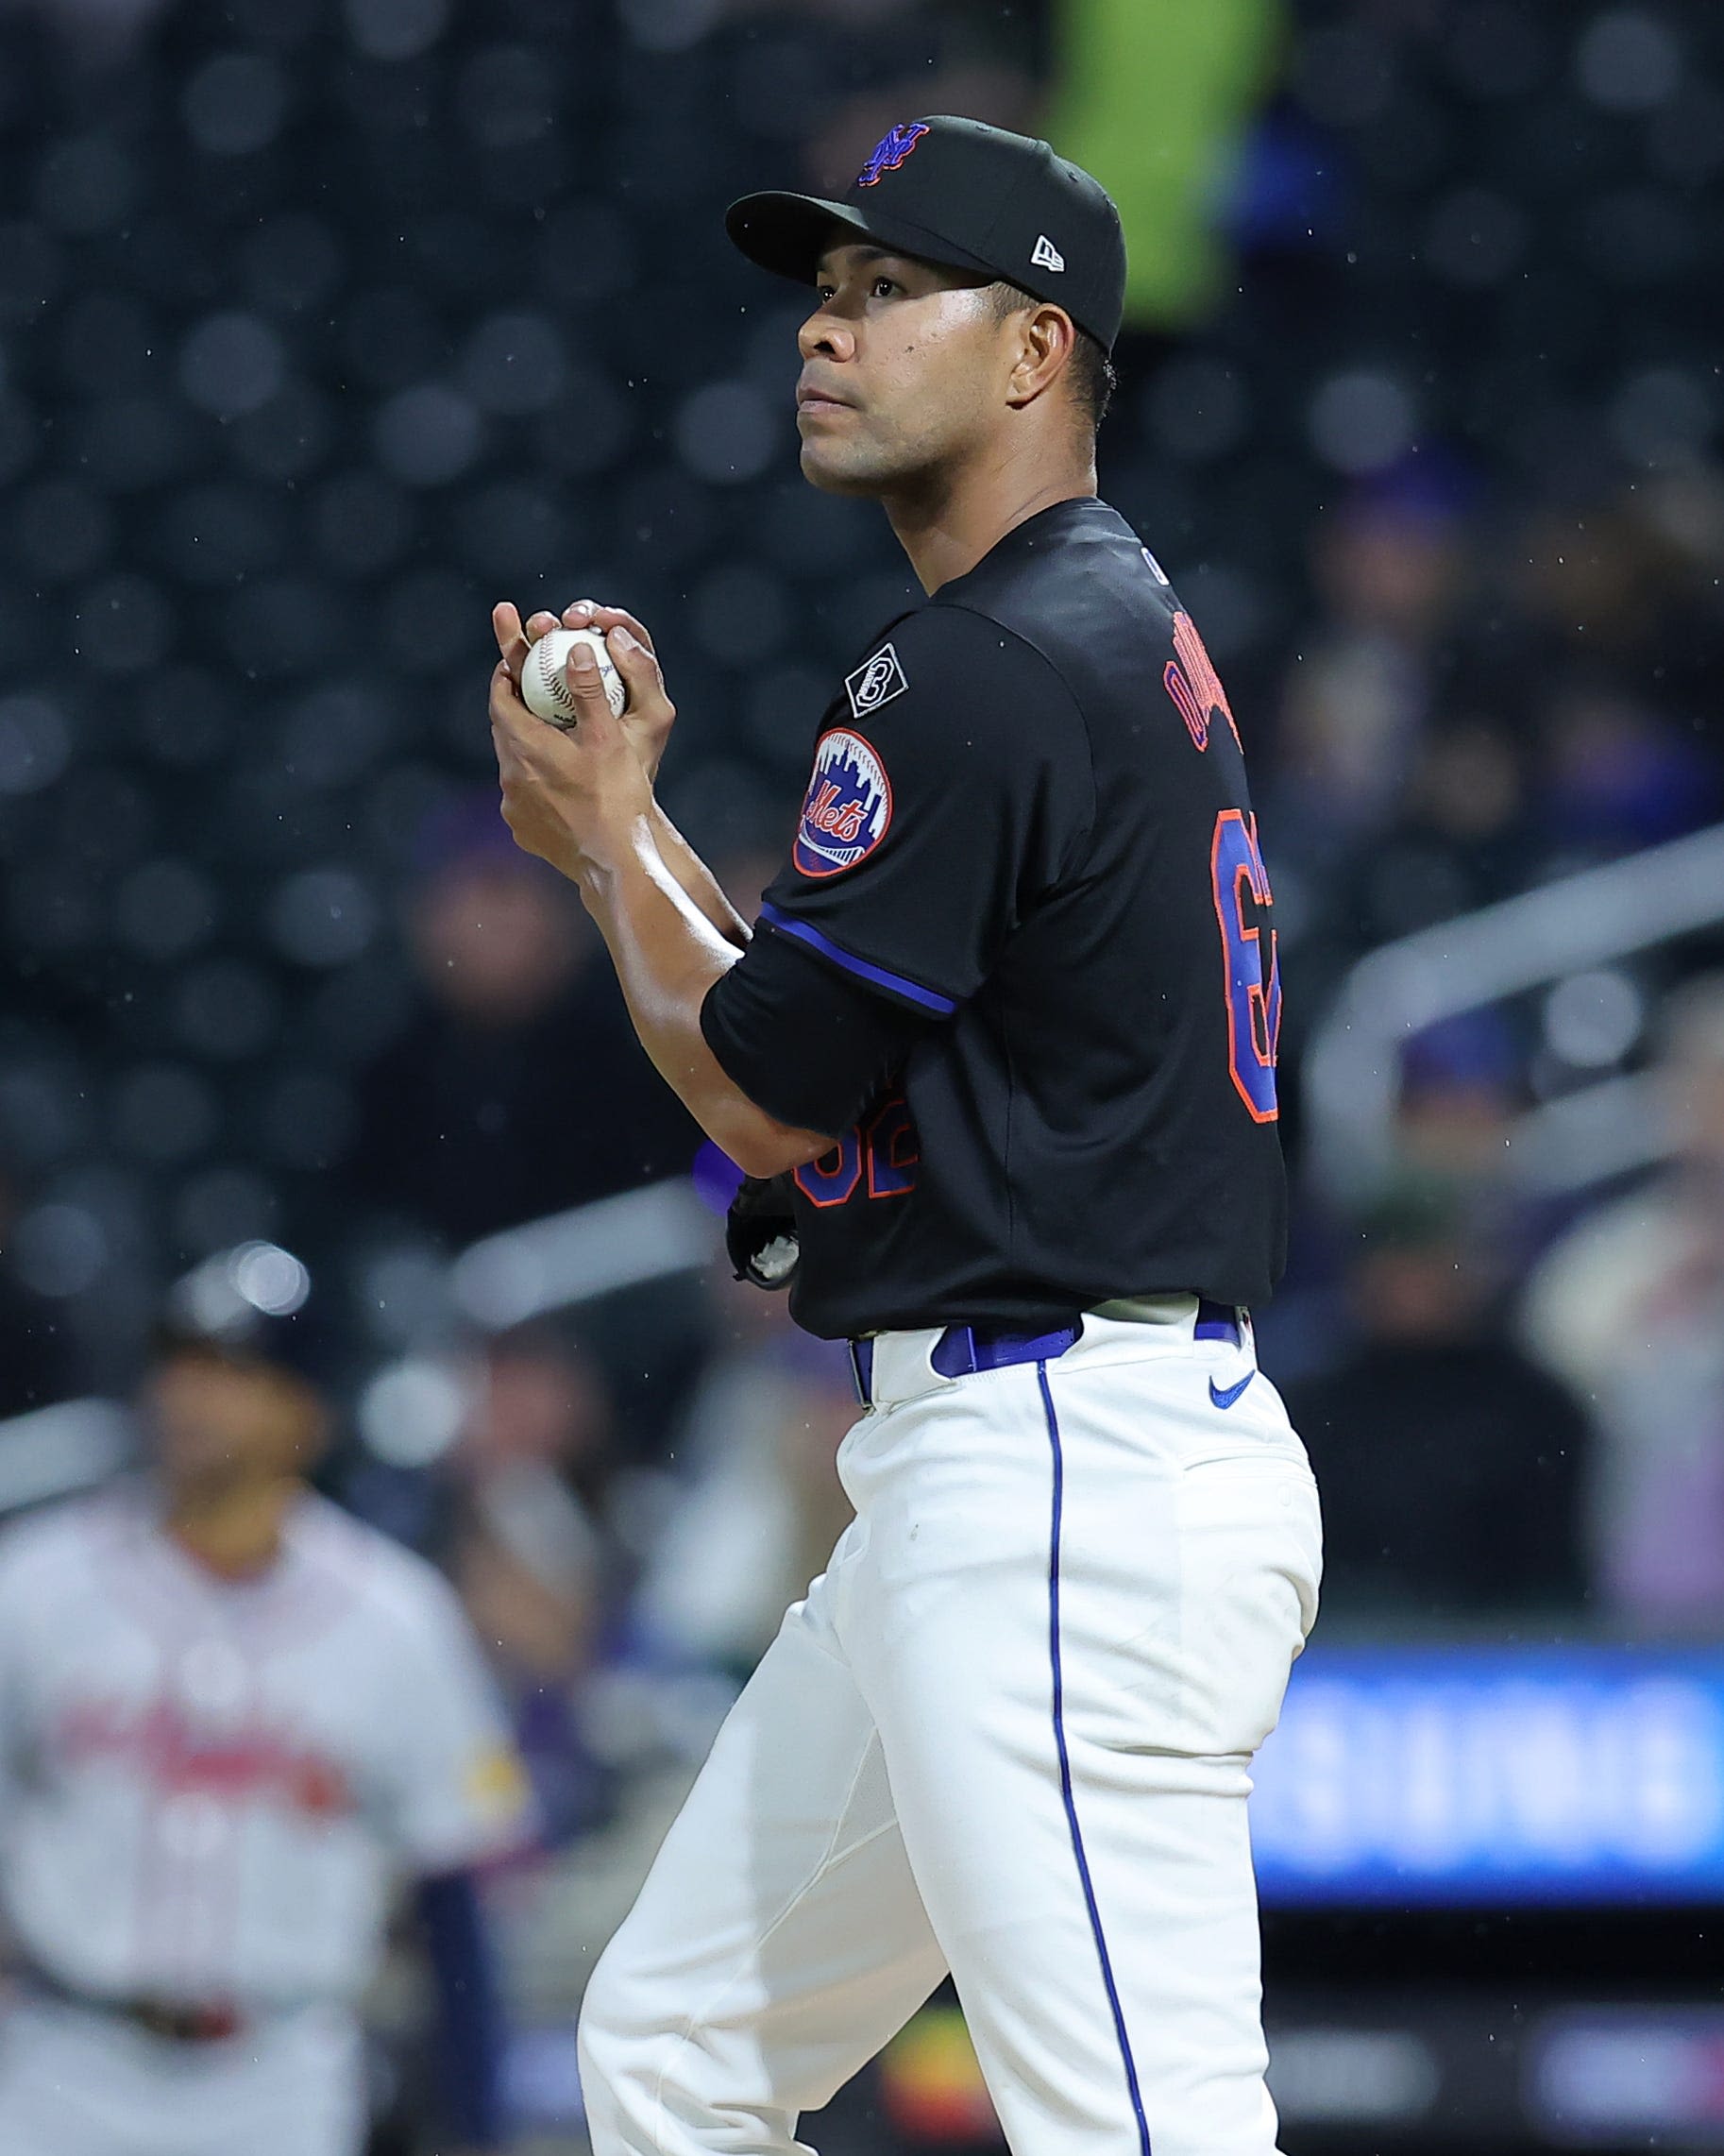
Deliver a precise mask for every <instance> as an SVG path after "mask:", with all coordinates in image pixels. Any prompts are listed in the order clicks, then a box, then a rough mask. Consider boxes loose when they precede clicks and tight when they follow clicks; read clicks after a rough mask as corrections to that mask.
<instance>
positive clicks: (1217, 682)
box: [1161, 608, 1243, 749]
mask: <svg viewBox="0 0 1724 2156" xmlns="http://www.w3.org/2000/svg"><path fill="white" fill-rule="evenodd" d="M1174 651H1175V656H1174V657H1173V658H1171V659H1169V660H1168V662H1167V665H1166V666H1165V667H1164V668H1163V669H1162V673H1161V680H1162V684H1163V686H1164V687H1165V688H1166V689H1167V693H1168V694H1169V695H1170V696H1171V697H1172V698H1173V700H1174V702H1175V704H1176V705H1178V706H1179V716H1180V717H1181V718H1182V719H1183V720H1184V721H1185V724H1186V731H1187V732H1188V733H1189V734H1190V735H1191V737H1192V741H1193V742H1194V743H1195V745H1196V746H1197V747H1198V748H1199V749H1207V748H1208V745H1209V721H1210V720H1211V718H1212V717H1213V716H1214V714H1215V713H1216V712H1217V711H1219V712H1220V713H1221V715H1222V717H1223V718H1224V719H1225V721H1227V724H1228V725H1229V726H1231V727H1232V728H1233V738H1234V740H1235V741H1239V727H1238V726H1237V725H1236V724H1235V723H1234V719H1233V706H1232V705H1230V704H1229V703H1228V702H1227V692H1226V690H1225V688H1223V687H1222V686H1221V676H1220V674H1218V673H1217V672H1216V671H1215V668H1214V666H1213V664H1212V663H1211V661H1210V658H1209V654H1208V652H1207V651H1206V650H1205V648H1204V641H1203V638H1202V637H1200V636H1199V635H1198V634H1197V624H1196V622H1195V621H1193V620H1192V617H1191V616H1190V615H1189V614H1187V613H1186V612H1185V611H1184V610H1183V608H1182V609H1181V610H1180V611H1179V612H1178V613H1177V614H1175V616H1174ZM1240 745H1241V747H1243V743H1241V744H1240Z"/></svg>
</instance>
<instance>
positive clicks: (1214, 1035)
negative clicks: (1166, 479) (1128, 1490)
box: [701, 500, 1286, 1336]
mask: <svg viewBox="0 0 1724 2156" xmlns="http://www.w3.org/2000/svg"><path fill="white" fill-rule="evenodd" d="M1271 904H1272V901H1271V894H1270V887H1269V878H1268V875H1267V874H1266V873H1265V870H1264V867H1263V859H1262V856H1261V854H1260V852H1259V846H1258V833H1257V823H1256V819H1255V818H1254V816H1253V815H1252V812H1251V805H1250V799H1249V796H1248V794H1247V791H1246V787H1245V772H1244V764H1243V759H1242V754H1241V749H1240V742H1239V736H1238V732H1237V729H1236V728H1235V725H1234V722H1233V718H1232V714H1231V712H1230V711H1229V709H1228V705H1227V700H1226V696H1225V692H1224V690H1223V688H1222V685H1221V683H1220V681H1219V680H1218V679H1217V678H1216V674H1215V671H1214V669H1213V667H1212V666H1211V665H1210V663H1209V660H1208V654H1207V653H1206V652H1205V650H1204V647H1203V642H1202V639H1201V638H1200V637H1199V636H1198V634H1197V631H1196V629H1195V627H1194V626H1193V624H1192V620H1191V617H1190V616H1189V615H1188V614H1187V613H1186V612H1185V611H1184V610H1183V608H1182V607H1181V606H1180V604H1179V602H1178V600H1177V599H1176V598H1175V595H1174V593H1173V591H1172V590H1171V589H1170V588H1169V586H1168V582H1167V579H1166V577H1165V576H1164V575H1163V573H1162V571H1161V570H1160V569H1159V568H1158V565H1157V563H1156V562H1155V560H1154V558H1153V557H1152V556H1151V555H1150V553H1149V552H1148V551H1147V550H1146V549H1145V548H1144V547H1143V546H1142V545H1141V544H1140V542H1139V540H1138V537H1137V535H1136V534H1135V533H1134V532H1133V531H1132V530H1131V529H1130V527H1129V526H1128V525H1127V524H1126V523H1125V522H1124V518H1121V517H1120V516H1118V515H1117V514H1116V513H1115V512H1114V511H1113V510H1112V509H1110V508H1108V507H1107V504H1106V503H1105V502H1102V501H1095V500H1084V501H1064V502H1060V503H1057V504H1056V506H1055V507H1053V508H1051V509H1046V510H1043V511H1042V512H1041V513H1040V514H1039V515H1038V516H1036V517H1033V518H1029V519H1028V520H1027V521H1026V522H1024V523H1023V524H1021V525H1019V526H1018V527H1017V528H1016V530H1014V531H1012V532H1009V533H1008V534H1007V535H1006V537H1005V538H1003V539H1002V540H1001V541H1000V542H999V543H998V545H997V546H995V547H994V548H993V549H992V551H991V552H989V553H988V554H987V555H986V556H985V557H984V558H983V560H982V561H980V562H979V563H978V564H977V565H976V567H975V568H974V569H972V570H971V571H970V573H969V574H968V575H966V576H962V577H958V578H955V580H954V581H953V582H951V583H949V584H946V585H942V586H940V588H939V590H938V592H936V593H935V594H934V596H933V597H932V598H931V599H930V600H928V601H927V602H926V603H924V604H923V605H921V606H920V607H918V608H917V609H916V610H915V611H914V612H912V613H909V614H906V615H904V617H903V618H902V619H901V620H897V621H895V622H893V623H891V624H890V625H889V626H888V628H887V632H886V633H885V635H884V637H882V639H880V640H879V641H877V642H876V644H875V645H874V646H873V647H872V648H871V649H870V651H869V653H868V654H867V655H866V656H865V657H864V658H863V660H862V662H861V664H860V665H859V666H857V667H856V669H855V671H854V672H852V673H851V674H850V675H849V676H848V677H847V678H846V680H845V682H844V685H843V688H842V690H841V692H840V694H839V695H838V696H837V698H836V699H835V700H834V702H833V704H832V705H831V706H830V707H829V709H828V710H827V712H826V715H825V718H824V721H823V722H822V726H821V730H820V737H819V739H818V742H817V744H816V747H815V752H814V774H813V777H812V779H811V781H810V783H809V787H808V792H807V797H806V799H805V801H804V803H803V812H802V819H801V823H800V825H799V827H798V831H797V835H796V840H795V843H794V846H793V848H792V850H791V857H790V859H789V861H788V862H787V863H786V866H785V868H784V870H783V871H782V872H781V874H779V875H778V876H777V878H776V879H775V880H774V882H773V883H772V884H771V886H770V887H769V891H768V892H767V896H766V902H765V904H764V906H763V908H762V912H761V920H760V927H759V931H758V932H757V934H756V935H755V938H754V941H753V942H752V945H751V947H750V949H749V950H748V951H747V953H745V955H744V956H743V958H742V959H740V961H739V962H738V963H737V964H736V965H735V966H734V967H733V968H732V970H731V972H730V973H729V974H728V975H727V976H725V977H724V978H723V979H721V980H720V981H719V982H718V984H717V985H716V986H715V987H714V989H713V990H712V992H711V993H709V995H708V996H707V999H706V1002H705V1005H704V1007H703V1010H702V1013H701V1019H702V1027H703V1030H704V1032H705V1036H706V1039H707V1041H708V1043H709V1044H710V1045H711V1047H712V1049H713V1052H714V1054H715V1055H716V1056H717V1057H718V1061H719V1063H720V1065H721V1066H722V1067H723V1069H724V1070H725V1072H726V1073H727V1075H728V1076H730V1077H731V1078H733V1079H734V1080H735V1083H736V1084H737V1085H738V1086H739V1087H740V1088H741V1089H742V1091H743V1092H744V1093H746V1094H747V1095H749V1097H750V1098H751V1099H752V1100H754V1101H755V1102H756V1103H757V1104H758V1105H759V1106H761V1107H762V1108H764V1109H765V1110H766V1111H767V1112H769V1114H772V1115H774V1116H776V1117H778V1118H779V1119H780V1120H781V1121H784V1122H786V1123H790V1124H793V1125H796V1126H799V1127H801V1128H803V1129H813V1130H820V1131H830V1132H832V1133H833V1134H834V1137H835V1143H834V1145H833V1147H832V1150H831V1151H830V1152H829V1153H827V1154H826V1155H824V1156H823V1157H822V1158H821V1159H820V1160H817V1161H814V1162H811V1163H808V1164H807V1165H806V1166H804V1167H803V1168H800V1169H798V1170H797V1172H796V1177H795V1184H796V1198H795V1203H796V1212H797V1219H798V1225H799V1228H800V1231H801V1236H802V1250H803V1258H802V1266H801V1270H800V1273H799V1276H798V1280H797V1283H796V1285H795V1287H794V1289H793V1290H792V1298H793V1300H792V1307H793V1309H794V1312H795V1315H796V1316H797V1317H798V1319H799V1320H800V1321H801V1322H802V1323H803V1325H805V1326H807V1327H808V1328H809V1329H810V1330H811V1331H813V1332H815V1333H822V1334H826V1335H829V1336H837V1335H839V1334H845V1333H850V1334H855V1333H870V1332H875V1331H884V1330H887V1329H888V1328H899V1327H912V1326H931V1325H943V1324H950V1323H953V1322H956V1321H960V1320H972V1321H978V1320H979V1321H992V1322H996V1323H1002V1324H1005V1325H1006V1326H1008V1327H1014V1328H1016V1327H1022V1329H1023V1330H1025V1331H1036V1330H1040V1329H1042V1328H1043V1327H1044V1326H1048V1327H1051V1326H1053V1325H1056V1324H1059V1323H1063V1322H1068V1321H1070V1320H1071V1319H1072V1318H1073V1317H1074V1316H1076V1314H1077V1313H1078V1312H1079V1311H1081V1310H1083V1309H1086V1308H1089V1307H1091V1306H1092V1305H1094V1304H1096V1303H1099V1302H1104V1301H1107V1300H1109V1299H1113V1298H1115V1297H1121V1296H1141V1295H1152V1294H1162V1293H1173V1292H1179V1291H1195V1292H1196V1293H1198V1294H1200V1295H1205V1296H1209V1297H1212V1298H1213V1299H1215V1300H1217V1301H1219V1302H1225V1303H1235V1304H1246V1305H1249V1304H1251V1303H1256V1302H1260V1301H1262V1300H1263V1299H1265V1298H1266V1297H1267V1296H1268V1294H1269V1293H1270V1290H1271V1289H1272V1287H1273V1286H1274V1284H1275V1282H1276V1278H1277V1277H1278V1275H1279V1272H1280V1267H1281V1262H1282V1249H1283V1242H1284V1224H1285V1213H1286V1198H1285V1186H1284V1179H1283V1175H1282V1168H1281V1157H1280V1147H1279V1142H1278V1137H1277V1133H1276V1068H1275V1065H1276V1032H1277V1029H1278V1025H1279V1019H1280V1003H1281V991H1280V978H1279V975H1278V972H1277V970H1276V948H1275V931H1274V928H1273V926H1272V917H1271Z"/></svg>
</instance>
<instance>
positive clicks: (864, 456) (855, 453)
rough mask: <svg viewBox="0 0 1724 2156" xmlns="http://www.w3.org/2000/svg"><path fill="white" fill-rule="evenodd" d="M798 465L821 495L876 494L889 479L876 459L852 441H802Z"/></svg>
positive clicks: (809, 482) (889, 475)
mask: <svg viewBox="0 0 1724 2156" xmlns="http://www.w3.org/2000/svg"><path fill="white" fill-rule="evenodd" d="M802 467H803V478H804V479H805V480H806V481H807V482H808V484H809V485H810V486H818V487H819V488H820V492H821V493H822V494H878V493H880V492H881V491H882V490H883V488H885V487H886V486H887V484H889V483H890V480H891V474H890V472H888V471H887V470H884V469H883V468H882V467H881V464H880V460H879V459H878V458H877V457H871V456H870V455H869V454H868V452H867V450H865V449H863V448H862V447H861V445H859V444H856V443H849V442H845V443H840V442H820V441H806V440H804V442H803V451H802Z"/></svg>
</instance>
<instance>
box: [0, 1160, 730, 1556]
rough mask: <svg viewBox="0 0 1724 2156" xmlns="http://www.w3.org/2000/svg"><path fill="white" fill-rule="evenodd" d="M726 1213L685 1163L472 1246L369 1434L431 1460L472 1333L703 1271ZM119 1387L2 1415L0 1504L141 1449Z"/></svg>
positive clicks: (387, 1381) (367, 1424) (360, 1408)
mask: <svg viewBox="0 0 1724 2156" xmlns="http://www.w3.org/2000/svg"><path fill="white" fill-rule="evenodd" d="M722 1242H723V1234H722V1230H721V1227H720V1223H719V1221H718V1218H717V1216H716V1215H715V1214H713V1213H712V1212H711V1210H710V1209H709V1208H708V1207H707V1206H706V1205H704V1204H703V1203H702V1202H701V1199H700V1197H698V1196H697V1195H696V1193H695V1189H694V1185H693V1184H692V1183H691V1182H689V1181H688V1180H685V1179H684V1178H682V1177H670V1178H668V1179H667V1180H664V1181H662V1182H655V1183H649V1184H647V1185H646V1186H645V1187H644V1188H642V1189H640V1190H634V1191H627V1192H625V1193H623V1195H622V1196H620V1197H605V1198H600V1199H599V1200H598V1201H597V1202H596V1203H594V1204H591V1205H581V1206H576V1207H574V1208H572V1209H571V1210H570V1211H568V1212H566V1213H553V1214H548V1215H547V1216H546V1217H545V1218H544V1219H541V1220H529V1221H526V1222H524V1223H523V1224H522V1225H521V1226H520V1227H518V1228H510V1229H506V1230H504V1231H502V1232H501V1233H499V1234H495V1235H487V1236H485V1237H483V1238H482V1240H481V1241H479V1242H477V1243H474V1244H472V1245H470V1246H469V1247H468V1248H466V1249H465V1250H463V1251H462V1252H461V1253H460V1255H459V1256H458V1257H456V1258H455V1259H454V1260H453V1261H452V1262H451V1263H450V1264H449V1265H448V1268H447V1271H446V1273H445V1274H444V1276H443V1277H442V1279H441V1280H440V1281H439V1282H436V1283H435V1287H434V1290H433V1291H432V1292H431V1293H430V1294H427V1293H426V1292H425V1291H424V1288H423V1286H421V1289H420V1292H419V1294H418V1296H417V1297H416V1298H415V1300H416V1301H417V1302H418V1304H419V1307H420V1310H421V1313H422V1317H421V1322H420V1324H419V1326H418V1327H417V1328H416V1331H417V1332H418V1333H420V1334H421V1335H422V1336H421V1337H419V1338H416V1339H415V1340H414V1341H413V1342H412V1343H410V1344H409V1345H408V1347H407V1349H406V1350H405V1352H402V1353H399V1354H397V1356H396V1357H394V1358H393V1359H391V1360H389V1361H387V1362H386V1363H384V1364H383V1366H382V1367H380V1369H379V1370H378V1371H377V1372H376V1373H375V1374H374V1375H373V1376H372V1377H371V1378H370V1379H369V1380H368V1381H367V1382H366V1383H365V1384H364V1385H363V1388H362V1390H361V1393H360V1396H359V1401H358V1403H357V1414H358V1419H359V1424H360V1429H361V1433H362V1435H363V1436H364V1437H365V1439H366V1440H367V1442H368V1443H369V1444H370V1445H371V1447H372V1449H373V1450H374V1451H378V1452H380V1454H381V1455H382V1456H383V1457H385V1458H387V1459H391V1460H393V1461H395V1462H396V1463H397V1465H406V1466H413V1465H428V1464H429V1463H430V1462H431V1460H433V1459H435V1458H436V1457H437V1456H438V1454H439V1453H440V1452H442V1451H444V1450H445V1449H446V1448H447V1446H448V1444H449V1443H450V1442H452V1440H453V1438H454V1436H455V1434H456V1430H457V1428H458V1425H459V1420H460V1417H461V1414H462V1412H463V1409H464V1407H465V1395H464V1393H463V1392H462V1390H461V1387H460V1385H459V1384H458V1383H457V1382H456V1380H455V1379H454V1377H453V1376H452V1374H451V1372H450V1368H449V1361H448V1357H449V1350H450V1349H451V1348H452V1347H455V1346H458V1345H459V1342H460V1338H461V1336H462V1335H463V1333H469V1334H472V1335H476V1336H484V1335H488V1334H491V1333H505V1332H507V1331H508V1330H509V1329H510V1327H511V1326H515V1325H523V1324H525V1323H526V1322H527V1321H528V1320H529V1319H531V1318H534V1317H544V1316H549V1315H550V1314H552V1313H553V1312H556V1311H561V1310H573V1309H575V1308H577V1307H578V1306H579V1305H581V1304H582V1303H586V1302H592V1301H596V1300H598V1299H600V1297H602V1296H606V1295H611V1294H614V1293H616V1292H617V1291H618V1290H620V1289H623V1288H630V1287H639V1286H643V1285H645V1284H647V1283H649V1282H652V1281H655V1280H664V1279H668V1278H669V1277H671V1276H672V1275H675V1274H679V1273H691V1272H698V1271H699V1270H700V1269H701V1267H702V1266H703V1265H707V1264H709V1263H710V1262H711V1260H712V1259H713V1258H714V1257H715V1256H716V1255H717V1254H718V1250H719V1248H721V1246H722ZM132 1441H133V1434H132V1423H131V1417H130V1415H129V1414H128V1412H127V1409H126V1408H125V1407H123V1406H122V1405H120V1404H119V1403H118V1402H117V1401H111V1400H104V1399H95V1398H92V1399H84V1400H69V1401H58V1402H56V1403H55V1404H54V1405H53V1406H51V1407H41V1408H35V1409H32V1410H31V1411H30V1412H29V1413H28V1414H25V1415H16V1416H11V1417H9V1418H5V1419H3V1420H0V1516H4V1515H5V1514H7V1513H8V1512H15V1511H18V1510H20V1509H21V1508H22V1507H24V1506H25V1505H31V1504H40V1503H42V1502H44V1501H45V1500H47V1499H49V1498H55V1497H66V1496H70V1495H71V1494H72V1493H73V1492H74V1491H76V1490H81V1489H89V1488H92V1487H93V1486H94V1485H96V1484H98V1483H101V1482H104V1481H106V1480H107V1479H108V1477H109V1476H110V1475H111V1474H113V1473H115V1472H116V1471H117V1470H118V1469H119V1468H122V1467H123V1466H125V1465H126V1463H127V1459H128V1458H129V1457H130V1454H131V1451H132Z"/></svg>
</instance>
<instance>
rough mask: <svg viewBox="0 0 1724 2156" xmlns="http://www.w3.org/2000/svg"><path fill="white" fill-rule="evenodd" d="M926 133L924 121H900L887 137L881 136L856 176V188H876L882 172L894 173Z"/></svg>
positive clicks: (926, 126)
mask: <svg viewBox="0 0 1724 2156" xmlns="http://www.w3.org/2000/svg"><path fill="white" fill-rule="evenodd" d="M927 131H928V124H927V122H926V121H925V120H907V121H906V120H901V121H900V122H899V123H898V125H897V127H894V128H893V129H892V131H891V133H890V134H888V135H882V136H881V138H880V140H879V141H878V142H877V143H876V144H874V147H873V153H872V155H871V156H870V158H869V161H868V162H867V163H866V164H865V165H864V166H863V167H862V169H861V171H860V172H859V173H857V175H856V182H855V183H856V185H857V186H858V187H877V186H878V185H879V183H880V175H881V174H882V173H883V172H896V171H897V170H898V167H899V166H900V165H901V164H902V163H903V162H904V159H905V158H907V157H908V156H909V154H910V152H911V151H912V150H913V149H914V148H915V147H916V145H917V144H918V143H919V142H921V138H922V137H923V135H925V134H926V133H927Z"/></svg>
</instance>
